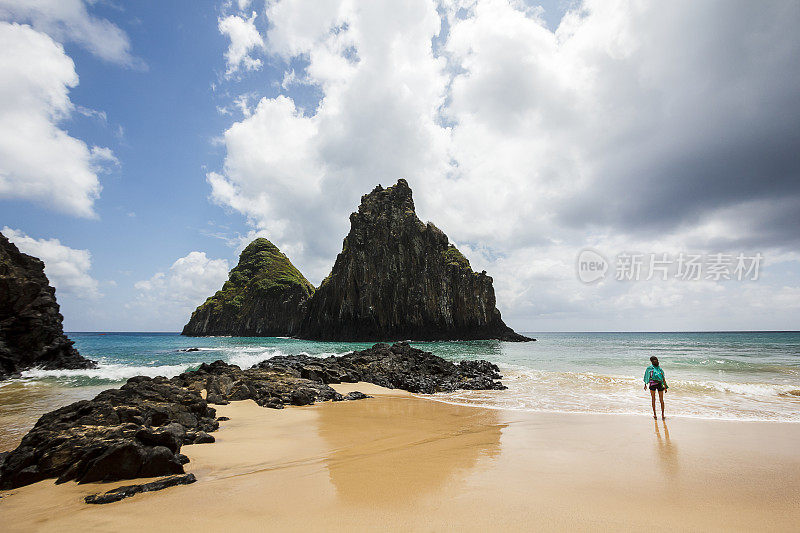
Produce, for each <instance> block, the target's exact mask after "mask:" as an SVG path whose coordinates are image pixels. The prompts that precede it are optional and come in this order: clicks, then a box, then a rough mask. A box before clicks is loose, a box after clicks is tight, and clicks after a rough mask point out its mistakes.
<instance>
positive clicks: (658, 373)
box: [644, 355, 669, 420]
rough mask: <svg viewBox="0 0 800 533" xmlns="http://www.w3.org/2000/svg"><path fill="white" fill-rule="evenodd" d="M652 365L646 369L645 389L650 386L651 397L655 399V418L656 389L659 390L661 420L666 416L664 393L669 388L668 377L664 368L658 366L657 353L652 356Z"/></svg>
mask: <svg viewBox="0 0 800 533" xmlns="http://www.w3.org/2000/svg"><path fill="white" fill-rule="evenodd" d="M650 363H651V365H650V366H648V367H647V370H645V371H644V390H647V387H650V397H651V398H652V399H653V418H654V419H658V417H657V416H656V391H658V401H660V402H661V420H664V419H666V417H665V416H664V393H665V392H666V390H667V389H668V388H669V386H668V385H667V379H666V378H665V377H664V370H663V369H662V368H661V367H660V366H658V357H656V356H655V355H654V356H653V357H651V358H650Z"/></svg>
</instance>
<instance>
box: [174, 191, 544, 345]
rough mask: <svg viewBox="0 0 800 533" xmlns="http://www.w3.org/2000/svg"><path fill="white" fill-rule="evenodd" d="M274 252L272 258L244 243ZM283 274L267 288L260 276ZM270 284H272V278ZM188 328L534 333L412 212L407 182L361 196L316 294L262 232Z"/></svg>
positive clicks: (491, 335) (382, 336)
mask: <svg viewBox="0 0 800 533" xmlns="http://www.w3.org/2000/svg"><path fill="white" fill-rule="evenodd" d="M251 247H252V248H253V249H254V250H259V249H262V248H264V249H267V248H268V249H269V254H270V255H269V257H270V259H269V260H254V259H252V258H251V257H250V256H251V255H253V254H251V253H250V252H249V251H248V250H250V248H251ZM276 278H280V279H283V278H285V282H281V283H280V284H278V285H269V286H270V287H273V286H274V287H275V288H273V289H270V291H271V292H264V291H260V289H258V283H259V282H258V280H260V279H266V280H273V279H276ZM269 283H272V281H269ZM183 333H184V334H185V335H264V336H282V335H289V336H296V337H301V338H308V339H322V340H340V341H363V340H393V339H413V340H466V339H500V340H504V341H528V340H533V339H529V338H528V337H524V336H522V335H519V334H517V333H515V332H514V331H513V330H512V329H511V328H509V327H508V326H506V325H505V323H504V322H503V320H502V318H501V317H500V311H498V310H497V307H496V306H495V295H494V287H493V286H492V278H491V277H489V276H487V275H486V272H480V273H476V272H473V271H472V268H471V267H470V264H469V261H468V260H467V259H466V258H465V257H464V256H463V255H461V252H459V251H458V249H457V248H456V247H455V246H453V245H451V244H449V241H448V239H447V236H446V235H445V234H444V233H443V232H442V231H441V230H439V229H438V228H437V227H436V226H434V225H433V224H431V223H430V222H429V223H428V224H423V223H422V222H421V221H420V220H419V218H417V215H416V213H415V211H414V201H413V200H412V198H411V189H410V188H409V186H408V183H406V181H405V180H403V179H401V180H399V181H398V182H397V184H396V185H394V186H393V187H389V188H388V189H384V188H382V187H381V186H380V185H379V186H378V187H376V188H375V190H373V191H372V192H371V193H370V194H367V195H365V196H363V197H362V198H361V205H360V207H359V208H358V212H356V213H353V214H352V215H350V233H349V234H348V235H347V237H346V238H345V239H344V246H343V248H342V252H341V253H340V254H339V255H338V257H337V258H336V263H335V264H334V266H333V270H332V271H331V273H330V275H329V276H328V277H327V278H325V280H324V281H323V282H322V285H320V287H319V288H318V289H317V290H316V291H314V289H313V288H312V287H311V286H310V284H308V282H307V281H306V280H305V278H304V277H303V276H302V275H301V274H300V273H299V272H298V271H297V269H295V268H294V266H292V265H291V263H290V262H289V260H288V259H286V256H284V255H283V254H281V253H280V252H279V251H278V250H277V248H275V247H274V246H273V245H272V244H271V243H269V241H267V240H266V239H258V240H256V241H254V242H253V243H252V244H251V245H250V246H248V248H247V249H246V250H245V252H243V253H242V258H241V259H240V262H239V266H237V267H236V268H235V269H234V270H232V271H231V278H230V280H229V281H228V282H226V283H225V285H224V286H223V288H222V290H221V291H219V292H218V293H217V294H215V295H214V296H213V297H211V298H209V300H207V301H206V303H204V304H203V305H201V306H200V307H198V308H197V310H196V311H195V312H194V313H193V314H192V318H191V320H190V321H189V323H188V324H187V325H186V327H185V328H184V330H183Z"/></svg>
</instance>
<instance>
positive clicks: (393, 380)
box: [256, 342, 506, 394]
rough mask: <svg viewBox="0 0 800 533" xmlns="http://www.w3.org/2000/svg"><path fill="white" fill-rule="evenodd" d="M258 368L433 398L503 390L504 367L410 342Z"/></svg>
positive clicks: (280, 360)
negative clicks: (439, 352) (438, 353)
mask: <svg viewBox="0 0 800 533" xmlns="http://www.w3.org/2000/svg"><path fill="white" fill-rule="evenodd" d="M256 367H259V368H269V369H274V370H276V371H280V372H286V373H289V374H294V375H295V376H298V377H303V378H307V379H311V380H314V381H319V382H322V383H341V382H351V383H353V382H357V381H367V382H369V383H374V384H375V385H380V386H381V387H387V388H390V389H403V390H407V391H409V392H418V393H424V394H432V393H434V392H452V391H454V390H457V389H469V390H502V389H505V388H506V387H505V386H504V385H503V384H502V383H500V382H499V381H497V380H499V379H501V377H502V376H501V375H500V374H499V372H500V369H499V368H497V365H495V364H493V363H490V362H488V361H461V362H460V363H458V364H455V363H452V362H450V361H447V360H446V359H442V358H441V357H438V356H436V355H433V354H432V353H431V352H426V351H423V350H419V349H417V348H414V347H412V346H410V345H409V344H408V343H407V342H397V343H395V344H393V345H392V346H389V345H388V344H383V343H379V344H376V345H374V346H373V347H372V348H368V349H366V350H361V351H357V352H352V353H349V354H346V355H342V356H338V357H337V356H331V357H326V358H317V357H311V356H307V355H287V356H278V357H273V358H271V359H267V360H266V361H262V362H261V363H258V364H257V365H256Z"/></svg>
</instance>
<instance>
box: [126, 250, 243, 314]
mask: <svg viewBox="0 0 800 533" xmlns="http://www.w3.org/2000/svg"><path fill="white" fill-rule="evenodd" d="M226 279H228V261H227V260H225V259H209V258H208V257H207V256H206V254H205V252H189V253H188V254H187V255H185V256H184V257H181V258H179V259H177V260H176V261H175V262H174V263H173V264H172V266H171V267H170V268H169V271H168V272H156V273H155V274H154V275H153V276H152V277H150V278H149V279H146V280H142V281H138V282H136V283H135V284H134V287H135V288H136V289H137V290H138V291H139V294H138V300H137V302H136V304H138V305H141V306H144V307H145V308H146V309H147V310H148V313H152V316H153V317H156V318H157V319H158V321H159V322H158V324H156V323H155V322H153V323H151V324H150V327H153V326H157V329H159V330H164V329H165V328H166V329H170V328H172V329H180V328H181V327H182V326H183V324H185V323H186V321H187V320H188V317H189V315H190V314H191V312H192V311H194V309H195V308H196V307H197V306H198V305H200V304H201V303H203V301H205V299H206V298H208V297H209V296H210V295H212V294H214V293H215V292H216V291H218V290H219V289H220V288H221V287H222V284H223V283H224V282H225V280H226Z"/></svg>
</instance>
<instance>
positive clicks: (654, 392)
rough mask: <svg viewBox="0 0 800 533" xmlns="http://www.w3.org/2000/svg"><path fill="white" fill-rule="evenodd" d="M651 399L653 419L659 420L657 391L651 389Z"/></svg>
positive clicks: (662, 403)
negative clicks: (657, 414)
mask: <svg viewBox="0 0 800 533" xmlns="http://www.w3.org/2000/svg"><path fill="white" fill-rule="evenodd" d="M650 397H651V398H652V399H653V418H655V419H658V416H656V391H654V390H653V389H650ZM661 405H664V402H663V401H662V402H661Z"/></svg>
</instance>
